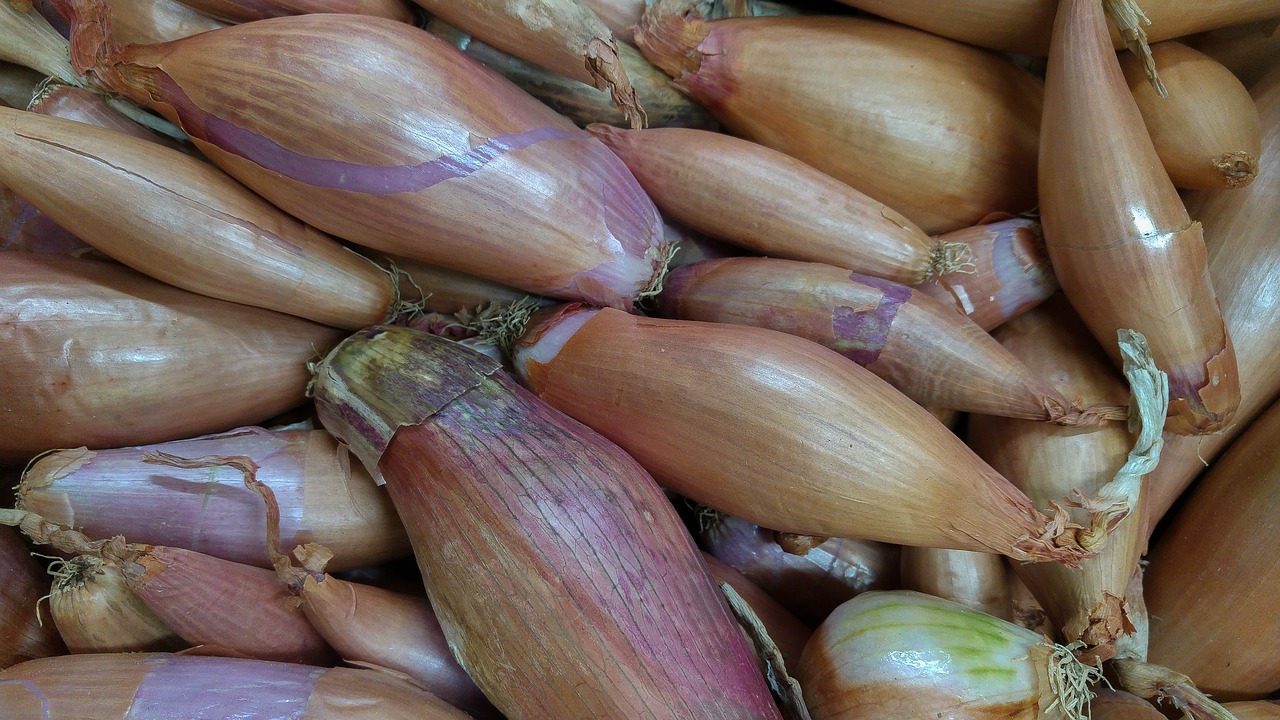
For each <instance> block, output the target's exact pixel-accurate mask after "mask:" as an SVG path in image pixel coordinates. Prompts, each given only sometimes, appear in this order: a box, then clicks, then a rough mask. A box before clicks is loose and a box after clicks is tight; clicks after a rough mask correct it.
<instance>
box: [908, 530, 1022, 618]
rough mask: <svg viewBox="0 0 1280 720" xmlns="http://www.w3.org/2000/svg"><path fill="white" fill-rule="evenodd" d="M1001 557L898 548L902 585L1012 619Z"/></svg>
mask: <svg viewBox="0 0 1280 720" xmlns="http://www.w3.org/2000/svg"><path fill="white" fill-rule="evenodd" d="M1008 575H1009V573H1008V570H1007V569H1006V567H1005V561H1004V558H1002V557H1000V556H999V555H992V554H990V553H979V552H973V551H971V550H939V549H937V548H917V547H910V546H904V547H903V548H902V589H903V590H916V591H918V592H922V593H926V594H928V595H933V596H935V597H940V598H943V599H945V600H950V601H952V602H957V603H960V604H961V605H964V606H965V607H969V608H973V609H974V610H977V611H978V612H982V613H986V614H987V615H991V616H993V617H998V618H1000V619H1001V620H1013V603H1012V600H1011V599H1010V597H1009V578H1008Z"/></svg>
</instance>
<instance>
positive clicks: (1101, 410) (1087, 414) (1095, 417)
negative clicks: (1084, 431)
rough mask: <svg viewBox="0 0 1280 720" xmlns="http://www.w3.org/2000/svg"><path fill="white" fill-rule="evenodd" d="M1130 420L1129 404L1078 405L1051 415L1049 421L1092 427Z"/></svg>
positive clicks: (1069, 425) (1070, 425)
mask: <svg viewBox="0 0 1280 720" xmlns="http://www.w3.org/2000/svg"><path fill="white" fill-rule="evenodd" d="M1128 420H1129V407H1128V406H1127V405H1090V406H1089V407H1086V408H1080V407H1079V406H1078V405H1077V406H1075V407H1073V408H1072V409H1071V410H1070V411H1066V412H1062V413H1061V414H1059V415H1056V416H1054V415H1052V414H1051V415H1050V418H1049V422H1052V423H1053V424H1055V425H1063V426H1066V427H1078V428H1091V427H1098V426H1099V425H1102V424H1103V423H1106V422H1119V421H1128Z"/></svg>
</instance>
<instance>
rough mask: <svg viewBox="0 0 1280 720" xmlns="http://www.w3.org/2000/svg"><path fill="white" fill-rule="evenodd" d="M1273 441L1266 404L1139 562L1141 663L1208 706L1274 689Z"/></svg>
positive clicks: (1279, 524) (1277, 578)
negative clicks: (1179, 676) (1181, 679)
mask: <svg viewBox="0 0 1280 720" xmlns="http://www.w3.org/2000/svg"><path fill="white" fill-rule="evenodd" d="M1277 437H1280V404H1275V403H1273V404H1272V405H1271V407H1270V408H1268V409H1267V410H1266V412H1265V413H1264V414H1263V415H1262V416H1261V417H1259V418H1258V419H1257V420H1255V421H1254V422H1253V424H1252V425H1250V427H1249V429H1248V430H1247V431H1245V432H1244V434H1242V435H1241V436H1240V437H1239V438H1238V439H1237V440H1236V442H1235V443H1234V444H1232V446H1231V449H1230V450H1228V451H1227V452H1226V453H1225V454H1224V455H1222V457H1220V458H1219V459H1218V460H1217V461H1216V462H1215V463H1214V464H1213V466H1212V467H1211V468H1210V470H1209V471H1208V473H1207V474H1206V475H1205V476H1204V477H1203V478H1202V479H1201V481H1200V482H1199V483H1197V484H1196V487H1195V489H1194V490H1193V491H1192V492H1191V494H1190V495H1189V497H1187V498H1186V500H1185V503H1184V504H1183V505H1182V509H1181V510H1180V511H1179V512H1178V514H1177V515H1175V516H1174V517H1173V518H1172V520H1171V522H1170V524H1169V526H1168V528H1167V530H1166V531H1165V532H1164V534H1163V535H1161V537H1160V538H1159V539H1158V541H1157V543H1156V544H1155V545H1154V546H1153V547H1152V549H1151V554H1150V555H1149V558H1150V560H1151V564H1150V565H1149V566H1148V567H1147V570H1146V577H1145V586H1146V598H1147V608H1148V610H1149V612H1150V616H1151V648H1150V654H1149V659H1150V661H1151V662H1153V663H1156V664H1157V665H1164V666H1165V667H1168V668H1171V669H1173V670H1177V671H1178V672H1181V673H1185V674H1187V675H1189V676H1191V677H1192V678H1193V679H1194V680H1195V683H1196V687H1198V688H1199V689H1200V690H1201V691H1203V692H1205V693H1208V694H1209V695H1211V696H1212V697H1213V698H1214V699H1215V700H1217V701H1218V702H1224V701H1231V700H1258V699H1261V698H1264V697H1267V696H1268V695H1270V694H1271V693H1272V692H1274V691H1275V690H1277V689H1280V658H1277V656H1276V648H1278V647H1280V624H1277V623H1276V622H1275V597H1276V594H1277V592H1278V591H1280V565H1277V564H1276V563H1275V562H1274V558H1273V557H1272V555H1273V553H1274V549H1275V547H1276V545H1277V543H1280V514H1278V513H1277V512H1276V503H1277V499H1278V498H1280V450H1278V446H1277V445H1276V438H1277ZM1205 528H1212V529H1213V532H1211V533H1207V532H1205V530H1204V529H1205ZM1203 588H1212V589H1213V592H1211V593H1206V592H1199V590H1201V589H1203Z"/></svg>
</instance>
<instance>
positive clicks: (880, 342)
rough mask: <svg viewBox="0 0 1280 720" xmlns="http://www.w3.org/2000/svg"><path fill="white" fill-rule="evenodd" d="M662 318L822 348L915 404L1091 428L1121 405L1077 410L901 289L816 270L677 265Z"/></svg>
mask: <svg viewBox="0 0 1280 720" xmlns="http://www.w3.org/2000/svg"><path fill="white" fill-rule="evenodd" d="M658 301H659V303H660V307H661V309H662V312H663V314H664V315H666V316H667V317H671V318H677V319H681V320H701V321H705V322H719V323H733V324H737V325H753V326H755V327H764V328H769V329H771V330H778V331H780V332H785V333H789V334H791V335H798V336H800V337H803V338H806V339H808V340H812V341H814V342H816V343H819V344H821V345H825V346H826V347H829V348H831V349H833V350H835V351H836V352H838V353H840V354H841V355H844V356H845V357H847V358H849V359H850V360H852V361H854V362H856V363H858V364H859V365H861V366H863V367H865V368H867V369H868V370H870V371H871V372H873V373H875V374H876V375H877V376H878V377H880V378H882V379H884V380H885V381H887V382H888V383H889V384H890V385H893V386H894V387H895V388H897V389H898V390H900V391H902V393H903V394H904V395H906V396H907V397H909V398H911V399H912V400H915V401H916V402H917V403H920V404H921V405H925V406H941V407H946V408H953V409H956V410H961V411H965V412H972V413H983V414H987V415H999V416H1003V417H1018V418H1026V419H1032V420H1047V421H1049V422H1054V423H1058V424H1061V425H1079V424H1085V425H1088V424H1096V423H1098V422H1100V421H1101V420H1103V419H1107V418H1110V419H1123V418H1125V417H1127V415H1126V413H1125V410H1124V409H1123V408H1122V407H1117V406H1114V405H1113V406H1110V407H1090V408H1089V409H1088V410H1081V408H1079V407H1077V406H1076V405H1075V404H1073V402H1072V401H1071V400H1069V399H1068V398H1069V397H1071V396H1072V393H1073V391H1072V390H1071V389H1070V388H1069V387H1068V388H1064V389H1062V390H1061V391H1059V389H1057V388H1054V387H1053V386H1051V385H1050V384H1048V383H1047V382H1045V381H1044V380H1043V379H1041V376H1040V375H1038V374H1036V373H1034V372H1032V371H1031V370H1029V369H1028V368H1027V367H1026V366H1024V365H1023V364H1022V363H1021V362H1020V361H1018V360H1017V359H1016V358H1014V357H1013V356H1012V355H1010V354H1009V353H1008V351H1006V350H1005V349H1004V348H1002V347H1000V345H999V343H997V342H995V341H994V340H992V339H991V337H990V336H989V335H987V334H986V333H985V332H983V331H982V328H980V327H978V326H977V325H975V324H974V323H972V322H970V321H969V320H966V319H965V318H963V317H960V316H959V315H957V314H956V313H954V312H952V311H951V309H950V308H948V307H947V306H945V305H943V304H941V303H939V302H937V301H936V300H934V299H933V298H930V297H927V296H925V295H924V294H923V293H917V292H913V291H912V290H911V288H909V287H906V286H904V285H899V284H898V283H895V282H892V281H889V280H881V279H878V278H873V277H868V276H866V275H859V274H857V273H853V274H850V273H849V272H848V271H847V270H844V269H841V268H838V267H833V266H831V265H822V264H818V263H802V262H795V261H791V260H779V259H775V258H727V259H724V260H710V261H707V262H704V263H698V264H696V265H688V266H685V267H681V268H677V269H675V270H673V271H672V272H671V274H669V275H668V276H667V279H666V281H665V282H664V284H663V290H662V294H661V295H660V296H659V298H658Z"/></svg>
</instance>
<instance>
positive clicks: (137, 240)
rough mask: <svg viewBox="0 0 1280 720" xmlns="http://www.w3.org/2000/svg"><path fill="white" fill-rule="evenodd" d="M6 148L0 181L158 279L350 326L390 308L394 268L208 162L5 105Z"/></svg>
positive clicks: (0, 146)
mask: <svg viewBox="0 0 1280 720" xmlns="http://www.w3.org/2000/svg"><path fill="white" fill-rule="evenodd" d="M0 152H3V153H4V156H5V159H6V162H5V164H4V166H3V167H0V182H3V183H5V184H7V185H8V186H9V187H11V188H13V189H14V191H16V192H18V193H20V194H22V195H23V196H24V197H26V198H27V199H28V200H30V201H32V203H33V204H34V205H36V206H37V207H39V208H40V209H41V210H42V211H43V212H44V213H46V214H47V215H49V216H50V217H51V218H52V219H53V220H55V221H56V222H58V223H59V224H60V225H61V226H63V227H65V228H67V229H68V230H69V231H71V232H72V233H73V234H75V235H76V236H77V237H79V238H80V239H81V240H83V241H85V242H87V243H89V244H90V245H93V246H94V247H96V248H97V249H98V250H100V251H102V252H103V253H104V254H107V255H110V256H111V257H113V258H114V259H116V260H119V261H120V262H122V263H124V264H126V265H129V266H130V267H133V268H134V269H136V270H138V271H139V272H142V273H144V274H147V275H150V276H152V277H155V278H156V279H158V280H160V281H162V282H166V283H168V284H170V285H175V286H178V287H182V288H184V289H187V290H190V291H192V292H195V293H198V294H201V295H206V296H209V297H216V298H218V299H220V300H228V301H231V302H238V303H242V304H246V305H253V306H255V307H262V308H266V309H269V310H275V311H278V312H283V313H287V314H290V315H295V316H299V317H305V318H307V319H309V320H313V321H315V322H319V323H323V324H326V325H332V326H335V327H343V328H347V329H356V328H360V327H365V326H366V325H370V324H373V323H377V322H381V321H383V320H386V319H387V318H388V316H389V315H390V313H391V306H392V303H393V301H394V294H393V291H392V287H391V281H390V279H389V278H388V276H387V273H385V272H384V271H382V270H380V269H379V268H377V267H375V266H374V265H373V264H371V263H369V262H368V261H366V260H364V259H363V258H361V257H358V256H356V255H354V254H352V253H351V252H349V251H347V250H346V249H344V248H343V247H342V246H341V245H339V244H338V243H337V241H335V240H333V239H332V238H330V237H327V236H325V235H323V234H322V233H319V232H316V230H315V229H314V228H311V227H309V226H307V225H305V224H303V223H301V222H299V221H298V220H296V219H294V218H293V217H290V216H289V215H286V214H285V213H283V212H281V211H280V210H277V209H276V208H275V207H273V206H272V205H271V204H270V203H268V202H266V201H265V200H263V199H262V198H260V197H258V196H256V195H254V194H253V193H252V192H250V191H249V190H246V189H245V188H244V186H242V185H241V184H240V183H238V182H236V181H235V180H233V179H232V178H231V177H229V176H228V175H226V174H225V173H223V172H222V171H220V170H218V169H217V168H215V167H212V166H210V165H209V164H208V163H206V162H203V161H200V160H197V159H195V158H192V157H187V156H186V155H184V154H182V153H179V152H177V151H176V150H171V149H168V148H164V147H161V146H159V145H157V144H156V143H153V142H149V141H147V140H141V139H138V138H133V137H126V136H124V135H122V134H121V133H118V132H114V131H111V130H106V129H102V128H97V127H84V125H83V124H81V123H73V122H71V121H68V120H60V119H53V118H48V117H42V116H40V115H37V114H33V113H24V112H19V111H16V110H2V109H0ZM86 187H111V188H112V192H110V193H86V192H84V191H83V188H86Z"/></svg>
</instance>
